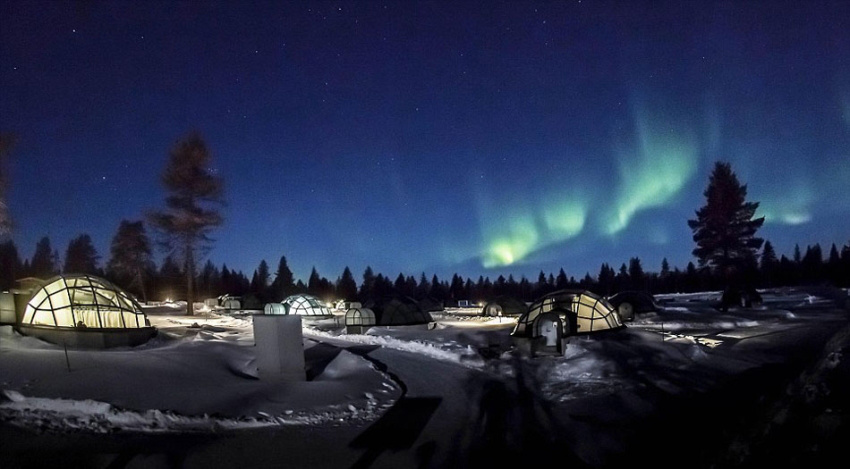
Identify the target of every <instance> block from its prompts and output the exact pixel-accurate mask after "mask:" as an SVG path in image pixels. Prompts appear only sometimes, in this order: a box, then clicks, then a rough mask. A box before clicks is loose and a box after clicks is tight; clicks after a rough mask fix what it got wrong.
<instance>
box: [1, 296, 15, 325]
mask: <svg viewBox="0 0 850 469" xmlns="http://www.w3.org/2000/svg"><path fill="white" fill-rule="evenodd" d="M16 322H17V315H16V314H15V295H14V294H13V293H11V292H5V291H4V292H0V324H15V323H16Z"/></svg>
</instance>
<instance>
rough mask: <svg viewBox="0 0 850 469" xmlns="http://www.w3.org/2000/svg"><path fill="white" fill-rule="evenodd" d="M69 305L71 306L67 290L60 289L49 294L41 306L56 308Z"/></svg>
mask: <svg viewBox="0 0 850 469" xmlns="http://www.w3.org/2000/svg"><path fill="white" fill-rule="evenodd" d="M69 306H71V298H70V297H69V296H68V290H62V291H60V292H57V293H54V294H52V295H50V297H49V298H48V301H46V302H44V303H43V304H42V306H41V307H43V308H53V309H58V308H67V307H69Z"/></svg>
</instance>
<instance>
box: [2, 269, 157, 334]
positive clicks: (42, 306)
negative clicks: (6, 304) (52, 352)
mask: <svg viewBox="0 0 850 469" xmlns="http://www.w3.org/2000/svg"><path fill="white" fill-rule="evenodd" d="M16 327H17V329H18V331H19V332H20V333H22V334H24V335H29V336H33V337H38V338H40V339H42V340H44V341H47V342H51V343H54V344H63V345H68V346H72V347H80V348H110V347H124V346H131V347H132V346H136V345H140V344H143V343H145V342H147V341H148V340H150V339H151V338H152V337H153V336H155V335H156V329H155V328H154V327H152V326H151V324H150V321H148V319H147V316H146V315H145V313H144V311H142V307H141V305H139V302H138V301H136V299H135V298H133V297H132V296H131V295H130V294H129V293H127V292H126V291H124V290H123V289H121V288H119V287H117V286H115V285H114V284H112V283H111V282H109V281H108V280H105V279H102V278H99V277H95V276H93V275H59V276H56V277H53V278H51V279H49V280H47V281H46V282H45V283H44V285H43V286H42V287H41V288H39V289H38V290H36V291H35V292H34V293H33V295H32V297H31V298H30V299H29V301H28V302H27V305H26V309H25V311H24V315H23V317H22V318H21V322H20V323H19V324H18V325H17V326H16Z"/></svg>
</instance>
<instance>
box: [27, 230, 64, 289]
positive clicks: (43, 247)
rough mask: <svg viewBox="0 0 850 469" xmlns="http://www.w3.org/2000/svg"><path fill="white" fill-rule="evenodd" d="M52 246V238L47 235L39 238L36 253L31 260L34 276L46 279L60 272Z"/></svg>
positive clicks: (31, 269)
mask: <svg viewBox="0 0 850 469" xmlns="http://www.w3.org/2000/svg"><path fill="white" fill-rule="evenodd" d="M56 264H57V262H56V259H55V258H54V255H53V248H52V247H50V238H48V237H47V236H45V237H43V238H41V239H40V240H38V243H36V245H35V254H33V256H32V261H30V269H29V270H30V273H31V274H32V276H33V277H38V278H41V279H46V278H49V277H52V276H54V275H56V274H58V273H59V268H58V267H57V266H56Z"/></svg>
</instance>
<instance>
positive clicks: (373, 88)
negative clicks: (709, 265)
mask: <svg viewBox="0 0 850 469" xmlns="http://www.w3.org/2000/svg"><path fill="white" fill-rule="evenodd" d="M0 130H2V131H4V132H14V133H15V134H17V136H18V143H17V145H16V146H15V148H14V149H13V152H12V154H11V157H10V161H9V164H8V169H9V173H10V184H11V185H10V189H9V192H8V200H7V201H8V204H9V206H10V210H11V214H12V217H13V221H14V223H15V227H14V231H13V233H12V239H13V240H14V241H15V243H16V245H17V246H18V250H19V252H20V254H21V256H22V257H24V258H31V257H32V254H33V253H34V250H35V244H36V242H37V241H38V240H39V239H40V238H41V237H43V236H49V237H50V240H51V243H52V245H53V247H54V248H56V249H58V250H59V252H60V254H62V255H63V257H64V252H65V249H66V248H67V245H68V242H69V241H70V240H71V239H72V238H74V237H76V236H78V235H80V234H83V233H87V234H89V235H91V237H92V239H93V240H94V243H95V247H96V249H97V250H98V253H99V254H100V255H101V265H104V264H105V261H106V260H107V258H108V255H109V244H110V241H111V239H112V237H113V236H114V234H115V232H116V230H117V228H118V225H119V223H120V221H121V220H122V219H128V220H138V219H141V218H142V217H143V215H144V213H145V212H146V211H148V210H151V209H160V208H162V207H164V198H165V191H164V189H163V187H162V185H161V184H160V175H161V173H162V170H163V169H164V168H165V164H166V160H167V157H168V151H169V149H170V148H171V146H172V145H173V144H174V142H175V141H176V140H177V139H178V138H180V137H182V136H184V135H186V134H187V133H188V132H189V131H192V130H197V131H199V132H201V133H202V135H203V136H204V138H205V140H206V141H207V143H208V144H209V146H210V148H211V150H212V153H213V162H214V168H213V169H214V170H215V171H217V172H218V174H220V175H221V176H222V177H223V178H224V181H225V185H226V190H225V198H226V200H227V204H228V205H227V207H226V208H225V210H224V215H225V224H224V225H223V226H222V227H220V228H219V229H217V230H216V231H215V232H214V233H213V237H214V238H215V239H216V243H215V247H214V249H213V250H212V251H211V252H210V253H209V255H208V258H209V259H210V260H212V261H213V263H215V264H216V265H218V266H221V265H222V264H226V265H227V266H228V268H230V269H236V270H242V271H243V272H244V273H245V274H246V275H248V276H249V277H250V275H251V273H252V272H253V271H254V269H255V268H256V267H257V265H258V264H259V263H260V261H261V260H263V259H265V260H266V261H267V262H268V263H269V265H270V267H271V268H272V271H274V269H275V268H276V266H277V261H278V260H279V259H280V256H281V255H285V256H286V258H287V260H288V261H289V266H290V267H291V268H292V270H293V271H294V273H295V275H296V277H298V278H301V279H302V280H305V281H306V279H307V277H308V275H309V273H310V269H311V268H312V267H314V266H315V267H316V268H317V270H318V272H319V273H320V274H321V275H322V276H325V277H328V278H329V279H331V280H334V279H336V278H337V277H338V276H339V275H340V274H341V272H342V270H343V268H344V267H345V266H349V267H350V268H351V270H352V272H353V273H354V275H355V278H356V279H357V280H358V282H359V281H360V278H361V274H362V272H363V270H364V269H365V267H366V266H371V267H372V268H373V269H374V270H375V271H376V272H381V273H384V274H385V275H387V276H389V277H390V278H395V276H397V275H398V273H400V272H401V273H404V274H405V275H414V276H415V277H416V278H418V277H419V274H420V273H422V272H424V273H425V274H426V275H427V276H429V277H430V276H431V275H432V274H437V275H438V276H440V277H441V278H443V277H444V276H447V275H448V276H450V275H451V274H452V273H455V272H457V273H459V274H461V275H462V276H465V277H466V276H469V277H473V278H477V277H478V275H482V274H483V275H485V276H490V278H491V279H495V278H496V277H497V276H498V275H505V276H506V277H507V275H508V274H513V275H514V276H515V277H517V278H518V277H519V276H521V275H525V276H527V277H528V278H530V279H536V276H537V274H538V273H539V271H540V270H543V271H544V272H546V273H547V274H548V273H550V272H554V273H555V274H557V271H558V269H559V268H561V267H563V268H564V270H565V271H566V272H567V274H568V275H571V276H575V277H576V278H580V277H582V276H583V275H584V274H585V272H588V271H589V272H590V273H591V275H594V276H595V275H596V274H597V273H598V272H599V266H600V264H601V263H602V262H607V263H609V264H610V265H612V266H613V267H614V268H615V269H616V268H618V267H619V266H620V264H622V263H624V262H625V263H628V261H629V258H631V257H640V259H641V260H642V263H643V266H644V269H646V270H650V271H658V270H659V269H660V264H661V260H662V258H664V257H666V258H667V259H668V261H669V262H670V264H671V266H672V267H679V268H684V267H685V266H686V264H687V263H688V262H689V261H691V260H695V259H694V258H693V256H692V255H691V250H692V249H693V247H694V243H693V240H692V233H691V231H690V229H689V228H688V226H687V219H688V218H693V217H694V211H695V210H697V209H698V208H699V207H700V206H701V205H702V204H703V203H704V196H703V190H704V189H705V187H706V185H707V182H708V175H709V172H710V170H711V167H712V166H713V164H714V162H715V161H717V160H724V161H729V162H731V164H732V169H733V170H734V171H735V172H736V173H737V175H738V177H739V179H740V180H741V182H742V183H745V184H747V186H748V190H749V192H748V199H749V200H752V201H757V202H760V203H761V207H760V212H759V214H760V215H764V216H765V217H766V222H765V225H764V226H763V228H762V229H761V230H760V231H759V235H761V236H763V237H764V238H766V239H768V240H770V241H771V242H772V243H773V244H774V247H775V248H776V250H777V251H778V253H779V254H786V255H789V256H790V255H791V253H792V251H793V248H794V245H795V243H798V244H800V246H801V247H802V248H803V249H805V246H806V245H809V244H812V245H813V244H815V243H820V244H821V245H822V247H824V249H825V252H827V253H828V249H829V246H830V245H831V244H832V243H836V244H837V245H838V246H839V247H840V246H841V245H843V244H846V243H848V242H850V190H848V189H847V187H850V2H847V1H840V2H822V1H795V2H783V1H778V0H777V1H764V2H757V1H747V2H743V1H742V2H731V1H724V2H711V1H693V2H689V1H676V2H665V1H651V2H640V1H621V2H596V1H589V0H583V1H570V2H566V1H565V2H540V3H535V2H526V1H509V2H498V1H488V2H463V1H457V2H454V1H443V2H413V1H397V2H378V1H369V2H347V1H338V2H302V1H293V2H281V1H268V2H250V1H222V2H214V1H198V2H174V1H153V0H150V1H141V2H137V1H134V2H124V1H110V2H91V1H79V2H72V1H52V2H41V1H33V0H27V1H16V0H3V1H2V2H0ZM151 234H152V233H151ZM158 258H160V257H158ZM202 262H203V261H202Z"/></svg>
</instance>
